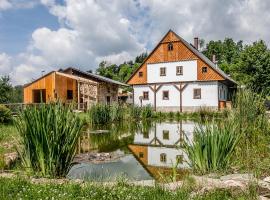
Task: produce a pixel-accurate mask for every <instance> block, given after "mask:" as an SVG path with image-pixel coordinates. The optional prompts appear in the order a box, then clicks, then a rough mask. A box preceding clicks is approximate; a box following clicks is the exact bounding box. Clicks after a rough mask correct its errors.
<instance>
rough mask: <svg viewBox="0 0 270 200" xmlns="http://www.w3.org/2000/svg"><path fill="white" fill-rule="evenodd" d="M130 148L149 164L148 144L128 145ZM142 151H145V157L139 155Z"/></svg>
mask: <svg viewBox="0 0 270 200" xmlns="http://www.w3.org/2000/svg"><path fill="white" fill-rule="evenodd" d="M128 148H129V150H130V151H131V152H132V153H133V154H135V155H136V157H137V158H138V159H139V160H140V161H141V162H142V163H143V164H144V165H148V149H147V146H142V145H134V144H130V145H128ZM140 152H142V153H143V158H140V157H139V154H140Z"/></svg>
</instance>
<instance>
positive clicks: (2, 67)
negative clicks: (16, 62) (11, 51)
mask: <svg viewBox="0 0 270 200" xmlns="http://www.w3.org/2000/svg"><path fill="white" fill-rule="evenodd" d="M10 62H11V57H10V56H8V55H7V54H6V53H0V74H1V75H8V74H9V72H10V69H11V63H10Z"/></svg>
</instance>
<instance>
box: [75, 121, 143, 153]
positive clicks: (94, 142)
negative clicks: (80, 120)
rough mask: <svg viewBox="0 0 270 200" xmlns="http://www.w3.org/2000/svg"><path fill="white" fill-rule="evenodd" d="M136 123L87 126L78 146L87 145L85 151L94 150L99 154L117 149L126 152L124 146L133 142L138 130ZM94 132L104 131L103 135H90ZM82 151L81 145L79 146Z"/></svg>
mask: <svg viewBox="0 0 270 200" xmlns="http://www.w3.org/2000/svg"><path fill="white" fill-rule="evenodd" d="M138 128H139V126H138V123H132V122H130V123H126V122H125V123H124V122H119V123H107V124H105V125H94V126H88V127H87V128H86V129H85V130H84V131H83V134H82V136H81V140H80V144H88V146H86V147H85V148H84V150H85V151H87V150H88V151H89V150H93V149H96V150H98V151H99V152H111V151H115V150H117V149H119V148H121V149H123V150H124V151H125V150H126V148H125V147H126V146H127V144H129V143H132V142H133V140H134V133H135V132H136V131H137V130H138ZM95 130H105V131H104V133H90V132H94V131H95ZM79 146H80V148H81V149H82V145H79Z"/></svg>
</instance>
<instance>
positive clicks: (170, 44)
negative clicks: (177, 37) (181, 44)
mask: <svg viewBox="0 0 270 200" xmlns="http://www.w3.org/2000/svg"><path fill="white" fill-rule="evenodd" d="M172 50H173V44H172V43H171V42H170V43H169V44H168V51H172Z"/></svg>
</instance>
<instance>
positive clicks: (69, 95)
mask: <svg viewBox="0 0 270 200" xmlns="http://www.w3.org/2000/svg"><path fill="white" fill-rule="evenodd" d="M72 99H73V91H72V90H67V100H72Z"/></svg>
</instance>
